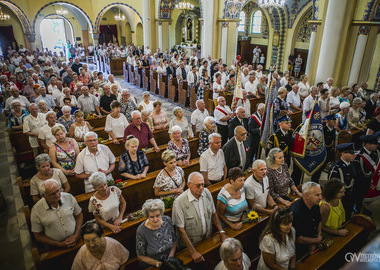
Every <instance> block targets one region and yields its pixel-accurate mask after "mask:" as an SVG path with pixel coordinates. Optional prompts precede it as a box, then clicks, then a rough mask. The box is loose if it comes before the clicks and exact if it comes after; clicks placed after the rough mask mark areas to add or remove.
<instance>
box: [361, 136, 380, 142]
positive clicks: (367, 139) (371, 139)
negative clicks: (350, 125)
mask: <svg viewBox="0 0 380 270" xmlns="http://www.w3.org/2000/svg"><path fill="white" fill-rule="evenodd" d="M379 134H380V133H379ZM379 134H376V133H375V134H371V135H362V136H360V140H361V141H362V142H365V143H373V144H378V143H379V140H378V137H379V136H378V135H379Z"/></svg>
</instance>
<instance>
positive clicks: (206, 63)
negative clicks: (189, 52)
mask: <svg viewBox="0 0 380 270" xmlns="http://www.w3.org/2000/svg"><path fill="white" fill-rule="evenodd" d="M204 69H206V70H207V71H208V76H210V69H209V67H208V62H207V61H206V60H204V61H203V63H202V66H201V67H200V68H199V72H198V77H199V78H200V77H201V76H202V72H203V70H204Z"/></svg>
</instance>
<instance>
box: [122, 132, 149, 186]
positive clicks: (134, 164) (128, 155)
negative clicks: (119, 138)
mask: <svg viewBox="0 0 380 270" xmlns="http://www.w3.org/2000/svg"><path fill="white" fill-rule="evenodd" d="M138 147H139V140H138V139H136V138H135V137H134V136H133V135H129V136H128V137H127V140H126V141H125V149H126V150H127V151H125V152H124V153H122V154H121V155H120V159H119V173H120V175H121V177H122V179H123V180H126V179H143V178H145V177H146V174H147V172H148V170H149V161H148V159H147V157H146V155H145V153H144V151H143V150H141V149H138Z"/></svg>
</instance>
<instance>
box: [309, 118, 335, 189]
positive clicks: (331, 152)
mask: <svg viewBox="0 0 380 270" xmlns="http://www.w3.org/2000/svg"><path fill="white" fill-rule="evenodd" d="M325 120H326V125H325V126H323V136H324V138H325V145H326V152H327V155H326V161H325V163H324V164H323V166H322V167H321V168H320V169H319V170H318V171H317V172H316V173H314V174H313V175H312V176H311V180H312V181H313V182H315V183H318V182H319V178H320V177H321V173H322V171H323V170H324V169H325V168H326V166H327V167H328V168H329V167H330V166H331V165H332V164H333V163H334V161H335V141H336V129H335V122H336V116H335V114H334V113H333V114H330V115H328V116H326V117H325ZM329 163H330V166H328V164H329Z"/></svg>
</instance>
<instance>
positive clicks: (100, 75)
mask: <svg viewBox="0 0 380 270" xmlns="http://www.w3.org/2000/svg"><path fill="white" fill-rule="evenodd" d="M97 81H98V82H99V87H100V88H103V87H104V86H105V85H106V84H107V83H108V80H107V79H106V78H104V75H103V73H102V72H99V73H98V80H97Z"/></svg>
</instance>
